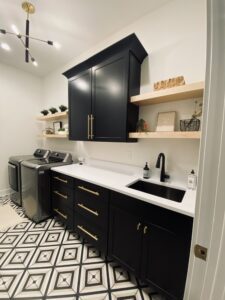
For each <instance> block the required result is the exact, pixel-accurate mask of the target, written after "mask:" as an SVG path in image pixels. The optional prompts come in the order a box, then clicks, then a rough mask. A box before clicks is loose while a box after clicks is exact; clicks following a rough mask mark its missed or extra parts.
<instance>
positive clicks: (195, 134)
mask: <svg viewBox="0 0 225 300" xmlns="http://www.w3.org/2000/svg"><path fill="white" fill-rule="evenodd" d="M129 137H130V138H135V139H200V138H201V132H200V131H163V132H162V131H160V132H130V133H129Z"/></svg>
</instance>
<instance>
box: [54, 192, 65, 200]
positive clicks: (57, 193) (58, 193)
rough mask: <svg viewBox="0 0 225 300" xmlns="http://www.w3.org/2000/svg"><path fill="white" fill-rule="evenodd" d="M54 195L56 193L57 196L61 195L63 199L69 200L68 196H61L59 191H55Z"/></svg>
mask: <svg viewBox="0 0 225 300" xmlns="http://www.w3.org/2000/svg"><path fill="white" fill-rule="evenodd" d="M54 193H55V194H56V195H59V196H60V197H62V198H64V199H68V196H67V195H63V194H61V193H60V192H58V191H54Z"/></svg>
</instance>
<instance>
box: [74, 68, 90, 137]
mask: <svg viewBox="0 0 225 300" xmlns="http://www.w3.org/2000/svg"><path fill="white" fill-rule="evenodd" d="M90 115H91V71H90V70H87V71H85V72H84V73H81V74H79V75H77V76H76V77H75V78H73V80H71V81H69V139H70V140H75V141H87V140H88V139H89V134H90V132H89V131H90V129H89V125H90V122H89V120H88V116H90Z"/></svg>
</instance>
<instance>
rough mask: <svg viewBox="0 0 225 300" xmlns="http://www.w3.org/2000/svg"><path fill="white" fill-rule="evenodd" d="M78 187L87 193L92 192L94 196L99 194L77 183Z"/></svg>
mask: <svg viewBox="0 0 225 300" xmlns="http://www.w3.org/2000/svg"><path fill="white" fill-rule="evenodd" d="M78 189H80V190H83V191H85V192H88V193H91V194H93V195H95V196H99V192H95V191H92V190H89V189H87V188H85V187H84V186H80V185H79V186H78Z"/></svg>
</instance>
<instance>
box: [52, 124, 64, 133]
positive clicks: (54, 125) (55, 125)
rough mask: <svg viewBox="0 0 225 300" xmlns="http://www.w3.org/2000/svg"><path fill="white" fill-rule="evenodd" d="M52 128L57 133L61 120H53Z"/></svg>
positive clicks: (60, 127)
mask: <svg viewBox="0 0 225 300" xmlns="http://www.w3.org/2000/svg"><path fill="white" fill-rule="evenodd" d="M53 128H54V133H55V134H56V133H59V130H61V129H62V122H60V121H57V122H53Z"/></svg>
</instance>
